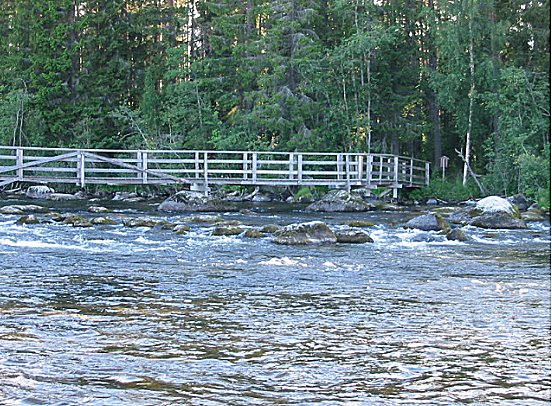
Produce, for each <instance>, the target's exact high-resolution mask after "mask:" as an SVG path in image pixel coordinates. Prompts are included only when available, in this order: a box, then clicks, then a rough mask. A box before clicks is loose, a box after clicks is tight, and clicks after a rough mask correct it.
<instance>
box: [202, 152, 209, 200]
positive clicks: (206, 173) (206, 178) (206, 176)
mask: <svg viewBox="0 0 552 406" xmlns="http://www.w3.org/2000/svg"><path fill="white" fill-rule="evenodd" d="M203 185H204V187H205V190H204V191H203V193H204V194H205V196H209V166H208V159H207V151H205V152H204V153H203Z"/></svg>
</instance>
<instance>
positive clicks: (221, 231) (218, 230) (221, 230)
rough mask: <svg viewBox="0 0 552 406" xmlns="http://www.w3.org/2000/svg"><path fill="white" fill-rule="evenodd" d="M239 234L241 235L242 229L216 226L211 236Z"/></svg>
mask: <svg viewBox="0 0 552 406" xmlns="http://www.w3.org/2000/svg"><path fill="white" fill-rule="evenodd" d="M241 233H243V229H242V228H241V227H234V226H217V227H215V229H214V230H213V235H239V234H241Z"/></svg>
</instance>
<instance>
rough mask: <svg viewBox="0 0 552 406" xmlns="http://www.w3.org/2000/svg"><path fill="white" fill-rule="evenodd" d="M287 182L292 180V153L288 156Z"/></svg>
mask: <svg viewBox="0 0 552 406" xmlns="http://www.w3.org/2000/svg"><path fill="white" fill-rule="evenodd" d="M289 180H293V152H290V154H289Z"/></svg>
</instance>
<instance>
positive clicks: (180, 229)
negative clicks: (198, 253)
mask: <svg viewBox="0 0 552 406" xmlns="http://www.w3.org/2000/svg"><path fill="white" fill-rule="evenodd" d="M173 231H174V232H175V233H176V234H186V233H187V232H188V231H190V226H187V225H186V224H177V225H175V226H174V227H173Z"/></svg>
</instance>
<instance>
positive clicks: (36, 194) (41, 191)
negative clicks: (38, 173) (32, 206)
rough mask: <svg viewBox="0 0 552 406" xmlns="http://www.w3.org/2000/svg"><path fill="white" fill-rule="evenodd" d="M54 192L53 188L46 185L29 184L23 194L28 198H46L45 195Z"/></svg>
mask: <svg viewBox="0 0 552 406" xmlns="http://www.w3.org/2000/svg"><path fill="white" fill-rule="evenodd" d="M51 193H55V190H54V189H52V188H51V187H48V186H46V185H35V186H29V188H28V189H27V191H26V192H25V196H27V197H28V198H30V199H46V198H47V195H49V194H51Z"/></svg>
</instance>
